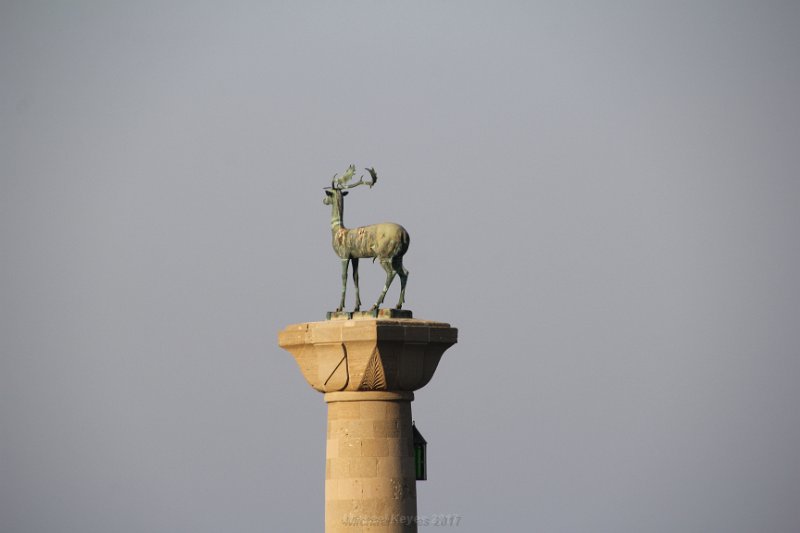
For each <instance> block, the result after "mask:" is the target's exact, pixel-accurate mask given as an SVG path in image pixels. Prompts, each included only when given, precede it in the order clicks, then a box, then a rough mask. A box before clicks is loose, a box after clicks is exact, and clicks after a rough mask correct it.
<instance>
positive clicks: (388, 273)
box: [372, 259, 394, 311]
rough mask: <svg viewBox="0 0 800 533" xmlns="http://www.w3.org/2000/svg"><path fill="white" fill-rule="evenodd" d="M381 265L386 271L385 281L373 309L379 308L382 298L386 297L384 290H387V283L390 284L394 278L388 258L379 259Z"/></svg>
mask: <svg viewBox="0 0 800 533" xmlns="http://www.w3.org/2000/svg"><path fill="white" fill-rule="evenodd" d="M381 266H382V267H383V270H385V271H386V283H384V284H383V290H382V291H381V295H380V296H379V297H378V301H377V302H375V305H373V306H372V310H373V311H374V310H376V309H379V308H380V306H381V304H382V303H383V299H384V298H385V297H386V291H388V290H389V285H391V284H392V280H393V279H394V268H392V263H391V261H390V260H389V259H381Z"/></svg>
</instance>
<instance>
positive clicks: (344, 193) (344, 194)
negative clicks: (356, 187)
mask: <svg viewBox="0 0 800 533" xmlns="http://www.w3.org/2000/svg"><path fill="white" fill-rule="evenodd" d="M348 194H350V193H349V192H347V191H343V192H342V196H347V195H348Z"/></svg>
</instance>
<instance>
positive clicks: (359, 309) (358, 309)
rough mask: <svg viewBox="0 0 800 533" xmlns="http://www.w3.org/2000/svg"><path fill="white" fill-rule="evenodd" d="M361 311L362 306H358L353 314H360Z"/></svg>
mask: <svg viewBox="0 0 800 533" xmlns="http://www.w3.org/2000/svg"><path fill="white" fill-rule="evenodd" d="M359 311H361V306H360V305H357V306H356V307H355V309H353V312H354V313H358V312H359Z"/></svg>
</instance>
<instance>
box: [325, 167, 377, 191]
mask: <svg viewBox="0 0 800 533" xmlns="http://www.w3.org/2000/svg"><path fill="white" fill-rule="evenodd" d="M365 170H366V171H367V172H369V175H370V177H371V178H372V181H364V176H363V175H362V176H360V177H359V178H358V181H357V182H355V183H351V184H350V185H346V183H347V182H348V181H350V179H352V177H353V175H354V174H355V173H356V166H355V165H350V166H349V167H347V170H346V171H345V173H344V174H342V176H341V177H339V178H337V177H336V176H337V175H336V174H334V175H333V178H332V179H331V186H330V187H325V188H326V189H339V190H342V189H352V188H354V187H358V186H359V185H369V188H370V189H371V188H372V186H373V185H375V182H376V181H378V174H377V173H376V172H375V169H374V168H367V169H365Z"/></svg>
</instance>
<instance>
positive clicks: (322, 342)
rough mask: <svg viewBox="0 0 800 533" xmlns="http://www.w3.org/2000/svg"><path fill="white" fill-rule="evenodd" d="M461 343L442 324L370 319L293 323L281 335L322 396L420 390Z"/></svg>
mask: <svg viewBox="0 0 800 533" xmlns="http://www.w3.org/2000/svg"><path fill="white" fill-rule="evenodd" d="M457 340H458V330H457V329H456V328H452V327H450V325H449V324H446V323H443V322H433V321H428V320H418V319H382V318H377V319H376V318H372V317H366V318H358V319H352V320H329V321H322V322H307V323H304V324H293V325H291V326H287V327H286V328H285V329H284V330H283V331H281V332H280V334H279V336H278V343H279V344H280V346H281V347H282V348H284V349H286V350H288V351H289V352H291V354H292V355H293V356H294V358H295V360H296V361H297V364H298V366H299V367H300V371H301V372H302V373H303V376H304V377H305V378H306V380H307V381H308V383H309V384H310V385H311V386H312V387H313V388H314V389H316V390H318V391H320V392H335V391H358V390H388V391H395V390H396V391H414V390H417V389H419V388H421V387H423V386H425V385H426V384H427V383H428V382H429V381H430V379H431V378H432V377H433V374H434V372H435V371H436V367H437V365H438V364H439V360H440V359H441V357H442V354H443V353H444V351H445V350H446V349H447V348H449V347H450V346H452V345H453V344H455V342H456V341H457Z"/></svg>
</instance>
